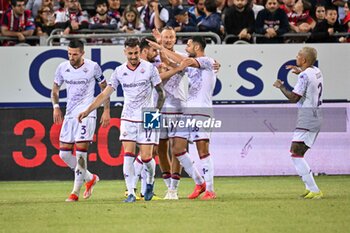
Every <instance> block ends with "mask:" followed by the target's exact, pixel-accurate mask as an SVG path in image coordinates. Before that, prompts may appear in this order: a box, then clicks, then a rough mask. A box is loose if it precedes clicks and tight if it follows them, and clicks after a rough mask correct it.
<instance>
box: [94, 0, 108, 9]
mask: <svg viewBox="0 0 350 233" xmlns="http://www.w3.org/2000/svg"><path fill="white" fill-rule="evenodd" d="M103 4H106V6H107V8H109V4H108V1H107V0H96V1H95V3H94V7H95V10H96V9H97V6H98V5H103Z"/></svg>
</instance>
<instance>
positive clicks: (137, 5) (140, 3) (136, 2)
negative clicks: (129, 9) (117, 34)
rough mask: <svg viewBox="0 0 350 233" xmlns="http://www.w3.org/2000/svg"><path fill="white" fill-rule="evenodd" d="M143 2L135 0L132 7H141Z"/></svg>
mask: <svg viewBox="0 0 350 233" xmlns="http://www.w3.org/2000/svg"><path fill="white" fill-rule="evenodd" d="M144 2H145V1H144V0H135V3H134V7H136V9H138V8H139V7H143V6H144V5H143V4H144Z"/></svg>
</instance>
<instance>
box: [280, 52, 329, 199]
mask: <svg viewBox="0 0 350 233" xmlns="http://www.w3.org/2000/svg"><path fill="white" fill-rule="evenodd" d="M316 59H317V51H316V49H314V48H311V47H304V48H302V49H301V50H300V51H299V53H298V55H297V57H296V64H297V66H287V68H288V69H292V71H293V73H296V74H298V81H297V84H296V85H295V87H294V89H293V91H289V90H287V89H286V87H285V86H284V85H283V82H282V81H281V80H279V79H277V80H276V81H275V83H274V84H273V85H274V86H275V87H276V88H279V89H280V90H281V91H282V93H283V94H284V95H285V96H286V97H287V98H288V99H289V101H290V102H293V103H297V105H298V120H297V126H296V129H295V131H294V136H293V141H292V145H291V149H290V151H291V153H292V154H291V156H292V160H293V163H294V166H295V168H296V170H297V173H298V175H299V176H300V177H301V179H302V181H303V182H304V184H305V192H304V193H303V194H302V197H303V198H305V199H320V198H322V196H323V194H322V192H321V191H320V189H319V188H318V186H317V184H316V182H315V180H314V177H313V175H312V171H311V169H310V167H309V165H308V163H307V162H306V160H305V159H304V155H305V153H306V151H307V150H308V149H309V148H311V146H312V145H313V143H314V142H315V140H316V137H317V135H318V133H319V131H320V127H321V121H322V116H321V110H320V108H319V107H320V105H321V104H322V94H323V93H322V90H323V75H322V73H321V71H320V69H319V68H317V67H315V66H314V63H315V61H316Z"/></svg>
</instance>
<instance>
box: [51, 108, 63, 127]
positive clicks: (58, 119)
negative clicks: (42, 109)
mask: <svg viewBox="0 0 350 233" xmlns="http://www.w3.org/2000/svg"><path fill="white" fill-rule="evenodd" d="M62 122H63V116H62V111H61V109H60V108H54V109H53V123H54V124H56V125H60V124H62Z"/></svg>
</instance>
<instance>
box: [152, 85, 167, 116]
mask: <svg viewBox="0 0 350 233" xmlns="http://www.w3.org/2000/svg"><path fill="white" fill-rule="evenodd" d="M154 88H155V89H156V91H157V94H158V101H157V105H156V108H157V109H159V110H160V109H162V107H163V104H164V101H165V92H164V89H163V84H162V83H159V84H158V85H157V86H155V87H154Z"/></svg>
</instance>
